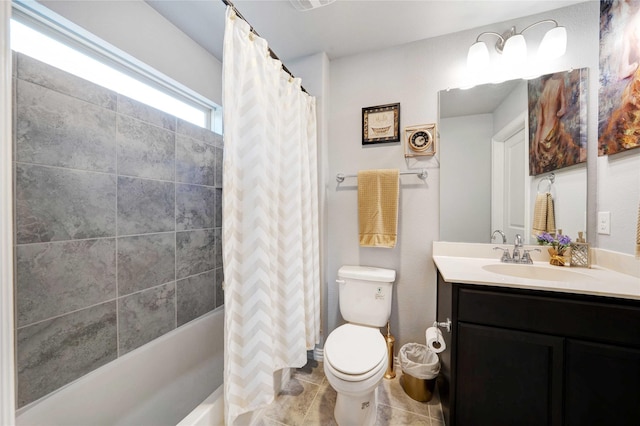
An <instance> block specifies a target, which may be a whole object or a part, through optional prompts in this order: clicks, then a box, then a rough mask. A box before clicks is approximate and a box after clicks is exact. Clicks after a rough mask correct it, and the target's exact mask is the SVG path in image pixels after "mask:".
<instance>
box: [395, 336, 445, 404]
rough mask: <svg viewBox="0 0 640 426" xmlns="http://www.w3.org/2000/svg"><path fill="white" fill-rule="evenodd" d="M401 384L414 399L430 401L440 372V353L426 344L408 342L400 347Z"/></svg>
mask: <svg viewBox="0 0 640 426" xmlns="http://www.w3.org/2000/svg"><path fill="white" fill-rule="evenodd" d="M399 356H400V368H401V369H402V377H400V385H401V386H402V389H404V391H405V392H406V393H407V395H409V396H410V397H411V398H412V399H415V400H416V401H421V402H426V401H430V400H431V397H432V396H433V390H434V389H435V385H436V378H437V377H438V373H439V372H440V360H439V359H438V355H437V354H435V353H433V352H431V351H430V350H429V349H428V348H427V347H426V346H425V345H421V344H419V343H407V344H405V345H404V346H402V347H401V348H400V354H399Z"/></svg>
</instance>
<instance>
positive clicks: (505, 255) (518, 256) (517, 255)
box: [493, 234, 540, 264]
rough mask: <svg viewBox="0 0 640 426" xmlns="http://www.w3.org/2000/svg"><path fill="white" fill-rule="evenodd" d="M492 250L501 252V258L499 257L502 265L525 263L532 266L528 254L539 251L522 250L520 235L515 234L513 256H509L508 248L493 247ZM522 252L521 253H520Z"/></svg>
mask: <svg viewBox="0 0 640 426" xmlns="http://www.w3.org/2000/svg"><path fill="white" fill-rule="evenodd" d="M493 249H494V250H502V256H501V257H500V262H503V263H527V264H532V263H533V260H532V259H531V255H529V252H532V251H537V252H539V251H540V249H537V248H536V249H530V250H524V249H522V235H520V234H516V238H515V241H514V242H513V255H511V254H509V249H508V248H502V247H494V248H493ZM521 250H522V253H521Z"/></svg>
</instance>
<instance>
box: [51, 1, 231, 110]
mask: <svg viewBox="0 0 640 426" xmlns="http://www.w3.org/2000/svg"><path fill="white" fill-rule="evenodd" d="M39 3H42V4H43V5H44V6H45V7H47V8H49V9H51V10H53V11H54V12H56V13H58V14H59V15H61V16H63V17H65V18H67V19H68V20H70V21H71V22H73V23H74V24H77V25H79V26H81V27H83V28H84V29H86V30H87V31H89V32H91V33H93V34H95V35H96V36H98V37H100V38H101V39H103V40H104V41H106V42H108V43H110V44H112V45H114V46H115V47H117V48H118V49H120V50H123V51H125V52H127V53H128V54H130V55H131V56H134V57H135V58H137V59H139V60H140V61H142V62H144V63H146V64H147V65H149V66H151V67H153V68H155V69H156V70H158V71H160V72H161V73H163V74H166V75H167V76H169V77H171V78H172V79H174V80H176V81H177V82H179V83H181V84H183V85H185V86H187V87H188V88H190V89H191V90H194V91H195V92H197V93H199V94H200V95H202V96H204V97H206V98H207V99H210V100H212V101H213V102H215V103H216V104H218V105H221V104H222V64H221V63H220V61H218V60H217V59H216V58H215V57H214V56H213V55H211V54H209V53H208V52H207V51H206V50H205V49H204V48H202V47H201V46H200V45H199V44H198V43H196V42H195V41H193V40H192V39H191V38H189V37H188V36H187V35H186V34H184V33H183V32H182V31H180V30H179V29H178V28H176V27H175V26H173V25H172V24H171V23H169V21H167V20H166V19H165V18H164V17H163V16H162V15H160V14H159V13H158V12H156V11H155V10H154V9H153V8H152V7H151V6H149V5H148V4H147V3H145V2H144V1H142V0H130V1H104V0H96V1H77V0H75V1H68V0H55V1H51V0H40V1H39ZM220 43H222V40H220Z"/></svg>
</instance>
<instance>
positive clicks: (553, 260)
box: [548, 247, 571, 266]
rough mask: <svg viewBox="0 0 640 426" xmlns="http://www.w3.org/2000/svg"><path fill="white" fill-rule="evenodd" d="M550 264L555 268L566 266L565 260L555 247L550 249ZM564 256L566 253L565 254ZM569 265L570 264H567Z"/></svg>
mask: <svg viewBox="0 0 640 426" xmlns="http://www.w3.org/2000/svg"><path fill="white" fill-rule="evenodd" d="M548 250H549V256H550V258H549V263H550V264H552V265H555V266H564V265H565V258H564V256H563V255H562V254H560V253H558V250H556V249H555V248H553V247H550V248H549V249H548ZM563 254H564V253H563ZM570 261H571V258H570V257H569V262H570ZM567 264H568V263H567Z"/></svg>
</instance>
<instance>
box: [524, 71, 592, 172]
mask: <svg viewBox="0 0 640 426" xmlns="http://www.w3.org/2000/svg"><path fill="white" fill-rule="evenodd" d="M587 75H588V70H587V68H582V69H578V70H573V71H563V72H557V73H553V74H547V75H543V76H542V77H538V78H536V79H532V80H529V82H528V87H527V89H528V102H529V175H531V176H535V175H539V174H541V173H547V172H551V171H553V170H557V169H561V168H563V167H569V166H573V165H574V164H578V163H583V162H585V161H586V160H587Z"/></svg>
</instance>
